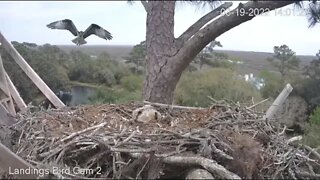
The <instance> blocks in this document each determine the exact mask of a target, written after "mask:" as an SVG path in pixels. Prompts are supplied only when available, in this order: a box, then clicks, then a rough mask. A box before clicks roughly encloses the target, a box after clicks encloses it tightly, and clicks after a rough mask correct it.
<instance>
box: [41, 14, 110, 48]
mask: <svg viewBox="0 0 320 180" xmlns="http://www.w3.org/2000/svg"><path fill="white" fill-rule="evenodd" d="M47 27H48V28H51V29H65V30H69V31H70V32H71V33H72V34H73V35H74V36H76V38H75V39H73V40H72V42H73V43H75V44H76V45H78V46H80V45H83V44H86V43H87V42H86V41H85V40H84V39H85V38H87V37H88V36H90V35H91V34H95V35H96V36H98V37H100V38H102V39H105V40H111V39H112V36H111V33H110V32H108V31H107V30H105V29H103V28H102V27H100V26H98V25H96V24H91V25H90V26H89V27H88V28H87V29H86V30H85V31H84V32H83V31H78V30H77V28H76V26H75V25H74V24H73V22H72V21H71V20H70V19H65V20H60V21H55V22H53V23H50V24H48V25H47Z"/></svg>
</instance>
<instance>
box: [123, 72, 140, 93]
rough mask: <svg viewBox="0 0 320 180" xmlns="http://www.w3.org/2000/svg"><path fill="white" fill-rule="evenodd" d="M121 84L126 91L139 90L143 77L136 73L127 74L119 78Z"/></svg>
mask: <svg viewBox="0 0 320 180" xmlns="http://www.w3.org/2000/svg"><path fill="white" fill-rule="evenodd" d="M121 85H122V87H123V88H125V89H126V90H128V91H136V90H140V91H141V89H142V86H143V78H142V77H141V76H137V75H129V76H126V77H124V78H123V79H122V80H121Z"/></svg>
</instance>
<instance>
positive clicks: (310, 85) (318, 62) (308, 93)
mask: <svg viewBox="0 0 320 180" xmlns="http://www.w3.org/2000/svg"><path fill="white" fill-rule="evenodd" d="M316 56H317V58H316V59H314V60H313V61H312V62H311V63H310V64H309V65H308V66H306V67H305V72H304V75H306V77H305V78H304V79H302V80H301V81H300V83H299V84H298V85H299V86H297V88H296V89H297V92H298V93H299V95H300V96H301V97H303V98H304V99H305V100H306V101H307V103H308V104H309V108H310V109H309V110H310V111H312V110H313V109H314V108H315V107H316V106H320V91H319V89H320V50H319V52H318V53H317V54H316Z"/></svg>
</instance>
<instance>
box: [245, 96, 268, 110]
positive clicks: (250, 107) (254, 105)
mask: <svg viewBox="0 0 320 180" xmlns="http://www.w3.org/2000/svg"><path fill="white" fill-rule="evenodd" d="M268 100H269V98H267V99H264V100H262V101H260V102H258V103H256V104H253V105H252V106H249V107H247V108H248V109H252V108H254V107H256V106H258V105H259V104H262V103H264V102H266V101H268Z"/></svg>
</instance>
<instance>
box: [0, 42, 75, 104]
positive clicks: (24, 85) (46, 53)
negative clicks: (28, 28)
mask: <svg viewBox="0 0 320 180" xmlns="http://www.w3.org/2000/svg"><path fill="white" fill-rule="evenodd" d="M12 44H13V46H14V47H15V48H16V49H17V51H18V52H19V53H20V54H21V56H22V57H24V59H25V60H26V61H27V62H28V63H29V65H30V66H31V67H32V68H33V69H34V70H35V72H37V73H38V75H39V76H40V77H41V78H42V79H43V80H44V82H45V83H46V84H47V85H48V86H49V87H50V88H51V89H52V90H53V91H56V90H58V89H60V90H64V89H68V86H67V82H68V81H69V78H68V76H67V68H66V67H67V66H66V64H65V63H66V62H67V59H69V58H70V57H69V56H68V54H66V53H65V52H64V51H62V50H60V49H59V48H58V47H57V46H52V45H49V44H45V45H43V46H37V45H36V44H34V43H26V42H24V43H18V42H12ZM1 55H2V58H3V64H4V67H5V69H6V71H7V73H8V75H9V76H10V78H11V80H12V81H13V83H14V84H15V86H16V88H17V89H18V91H19V93H20V94H21V96H22V98H23V99H24V100H25V101H26V102H27V103H28V102H30V101H32V100H34V99H35V98H36V96H37V95H38V94H39V93H40V92H39V90H38V88H37V87H36V86H35V85H34V84H33V83H32V81H31V80H30V79H29V78H28V77H27V76H26V74H25V73H24V72H23V71H22V69H21V68H20V67H19V66H18V65H17V64H16V63H15V61H14V60H13V59H12V58H11V56H10V55H9V54H7V53H6V51H4V50H3V49H1Z"/></svg>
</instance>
